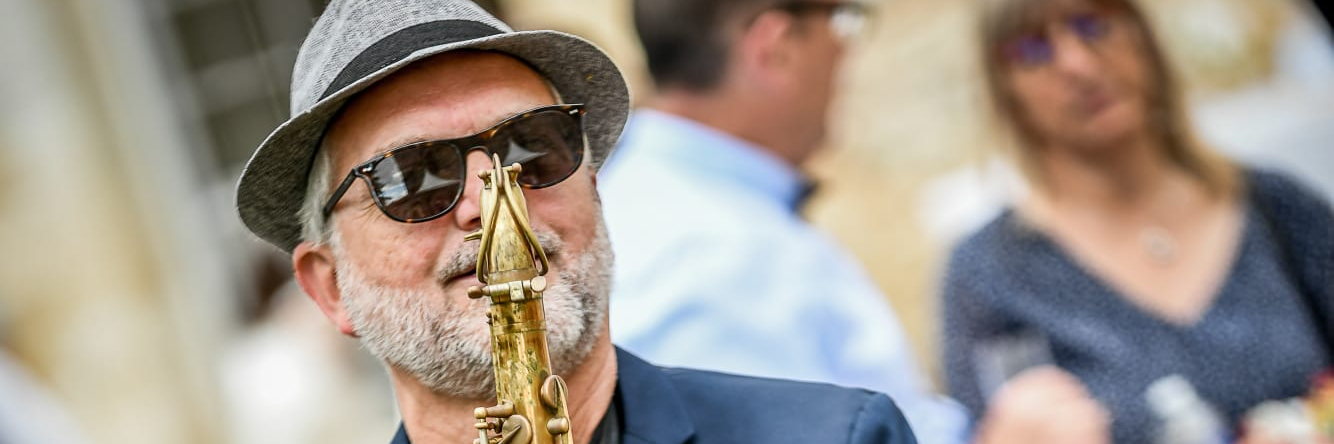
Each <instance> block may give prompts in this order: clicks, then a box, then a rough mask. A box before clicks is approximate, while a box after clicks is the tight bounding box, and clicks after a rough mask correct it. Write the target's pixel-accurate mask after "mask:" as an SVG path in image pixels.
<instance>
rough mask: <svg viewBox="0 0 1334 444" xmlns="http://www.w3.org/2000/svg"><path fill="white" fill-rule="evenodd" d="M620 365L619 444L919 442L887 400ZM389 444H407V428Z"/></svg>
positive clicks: (620, 355)
mask: <svg viewBox="0 0 1334 444" xmlns="http://www.w3.org/2000/svg"><path fill="white" fill-rule="evenodd" d="M616 364H617V368H618V371H617V373H618V375H617V383H616V395H617V396H618V397H619V402H620V412H621V421H620V423H621V432H622V437H621V443H622V444H683V443H691V444H737V443H794V444H796V443H801V444H834V443H858V444H860V443H868V444H869V443H877V444H880V443H886V444H888V443H893V444H916V442H917V440H916V439H915V438H914V437H913V434H912V430H911V429H909V428H908V423H907V422H906V421H904V419H903V414H902V413H900V412H899V409H898V407H896V406H895V405H894V401H891V400H890V399H889V397H888V396H885V395H883V394H879V393H875V392H870V391H866V390H860V389H849V388H842V387H836V386H832V385H827V384H813V383H805V382H792V381H783V380H777V379H764V378H752V377H746V376H735V375H728V374H722V373H714V372H706V371H699V370H686V369H674V368H661V367H656V366H654V365H652V364H649V363H647V362H644V360H642V359H639V358H638V357H636V356H634V355H632V354H630V353H628V352H626V351H624V350H621V349H619V348H618V349H616ZM460 439H466V437H460ZM392 444H410V443H409V441H408V438H407V434H406V433H405V432H404V430H403V428H402V427H399V430H398V434H397V435H396V436H395V437H394V441H393V443H392Z"/></svg>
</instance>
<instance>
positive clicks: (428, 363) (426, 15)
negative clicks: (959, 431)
mask: <svg viewBox="0 0 1334 444" xmlns="http://www.w3.org/2000/svg"><path fill="white" fill-rule="evenodd" d="M291 94H292V97H291V107H292V116H293V117H292V118H291V119H290V120H288V121H287V122H286V123H284V124H283V125H281V126H279V127H278V128H277V129H275V130H274V131H273V133H272V134H270V136H269V137H268V138H267V139H266V140H265V141H264V142H263V143H262V144H261V145H260V147H259V148H258V149H257V150H256V152H255V154H254V156H253V157H252V158H251V160H250V162H249V164H248V165H247V166H246V169H245V171H244V172H243V173H242V176H241V179H240V182H239V184H238V186H237V207H238V211H239V212H240V215H241V218H242V220H243V221H244V222H245V224H246V226H247V227H248V228H249V229H250V230H251V231H252V232H254V233H255V234H256V235H258V236H259V237H261V238H263V239H264V240H265V241H268V242H270V243H272V244H274V245H275V246H277V247H279V248H282V249H283V250H285V251H287V252H290V253H291V254H292V264H293V269H294V274H295V276H296V279H297V281H298V282H299V284H300V285H301V287H302V288H303V289H304V290H305V292H306V293H307V294H308V295H309V296H310V298H311V299H312V300H313V301H314V302H315V304H316V305H317V306H318V307H319V308H320V310H321V311H323V313H324V314H325V316H326V317H328V319H329V320H330V321H331V322H332V323H333V324H334V325H335V327H336V328H337V329H338V330H339V331H340V332H341V333H343V334H345V335H348V336H353V337H357V338H359V340H360V341H361V342H362V344H363V345H364V347H365V348H366V349H367V350H368V351H369V352H371V353H372V354H374V355H375V356H376V357H378V358H380V359H381V360H382V361H383V362H384V363H385V365H386V367H387V369H388V371H389V374H390V377H391V380H392V381H393V389H394V394H395V396H396V398H397V402H398V407H399V410H400V413H401V414H402V417H403V424H402V426H401V427H400V429H399V430H398V433H397V435H396V436H395V437H394V438H393V442H395V443H409V442H415V443H418V444H423V443H426V444H430V443H462V442H468V441H471V440H474V439H478V438H480V437H485V438H487V439H488V440H489V441H498V440H499V439H501V437H502V436H504V437H506V439H508V440H509V441H508V442H522V443H539V442H573V443H575V444H588V443H598V444H611V443H627V444H629V443H665V444H678V443H685V442H693V443H697V444H707V443H738V442H766V443H789V442H790V443H843V442H847V443H913V442H914V440H913V436H912V432H911V431H910V430H909V428H908V426H907V424H906V423H905V422H904V420H903V418H902V415H901V414H900V413H899V411H898V409H897V407H895V405H894V403H893V402H892V401H891V400H890V399H889V398H888V397H886V396H884V395H881V394H876V393H873V392H869V391H865V390H854V389H843V388H837V387H833V386H829V385H819V384H806V383H795V382H787V381H779V380H770V379H758V378H747V377H739V376H731V375H724V374H718V373H710V372H702V371H693V370H681V369H663V368H659V367H656V366H653V365H650V364H648V363H646V362H644V361H642V360H640V359H638V358H636V357H635V356H633V355H631V354H629V353H626V352H624V351H621V350H618V349H616V348H615V347H614V346H613V345H612V344H611V342H610V336H609V332H608V326H607V325H608V324H607V295H608V293H609V280H610V272H611V265H612V258H611V253H610V251H611V250H610V246H609V245H608V240H607V234H606V231H605V229H604V227H603V224H602V218H601V208H600V203H599V200H598V196H597V191H596V188H595V182H596V179H595V173H596V171H597V169H598V167H599V166H600V165H601V163H602V161H603V160H604V159H606V157H607V155H608V154H609V152H610V151H611V149H612V147H613V146H614V145H615V142H616V139H617V137H618V136H619V134H620V131H621V128H622V126H623V125H624V122H625V119H626V115H627V109H628V106H629V99H628V93H627V89H626V86H625V83H624V80H623V78H622V77H621V74H620V72H619V71H618V70H617V69H616V67H615V65H614V64H613V63H612V62H611V61H610V60H609V59H608V58H607V56H606V55H605V54H604V53H603V52H602V51H601V50H599V49H598V48H596V47H595V46H593V45H592V44H590V43H588V42H587V41H584V40H582V39H580V38H578V37H575V36H572V35H568V34H563V33H558V32H553V31H524V32H515V31H512V30H511V29H510V28H509V27H508V26H507V25H505V24H504V23H502V22H500V21H499V20H497V19H495V18H493V17H491V16H490V15H488V14H486V13H485V12H484V11H483V10H481V9H480V8H478V7H476V6H475V5H473V4H472V3H470V2H467V1H462V0H346V1H344V0H335V1H333V2H331V3H330V4H329V6H328V7H327V9H326V10H325V12H324V14H323V15H322V16H321V17H320V19H319V20H318V21H317V22H316V23H315V25H314V28H313V29H312V30H311V32H310V34H309V35H308V36H307V38H306V41H305V43H304V44H303V45H302V48H301V51H300V53H299V55H298V58H297V62H296V67H295V72H294V73H293V82H292V90H291ZM498 252H499V253H498ZM479 253H480V254H479ZM479 257H480V258H481V259H479ZM525 261H527V262H525ZM479 262H481V263H480V264H479ZM525 263H526V264H528V265H525ZM479 272H480V273H481V274H480V275H479ZM470 288H471V290H470ZM738 297H745V295H738ZM533 300H540V301H541V304H512V303H513V302H515V301H520V302H522V301H533ZM532 307H540V313H541V315H540V316H538V315H537V314H536V312H527V313H526V314H523V315H522V316H521V317H516V318H514V319H505V320H503V321H504V322H500V321H501V320H502V319H501V318H502V317H504V316H505V315H504V314H503V313H502V312H506V310H511V309H513V310H520V311H522V310H528V309H531V308H532ZM511 314H513V313H511ZM515 316H519V315H515ZM488 324H490V326H488ZM539 331H541V332H543V333H542V334H540V337H541V338H542V339H541V340H540V341H537V340H536V339H534V338H537V337H538V336H539V335H537V332H539ZM502 337H503V338H502ZM520 337H521V338H528V339H533V342H532V343H531V344H529V343H525V344H527V345H522V346H519V345H515V344H507V345H500V346H498V345H497V344H498V343H500V342H501V341H507V340H513V339H515V338H520ZM528 339H523V340H525V341H526V340H528ZM718 339H719V340H724V341H725V340H726V338H718ZM538 342H544V343H545V345H544V346H541V347H539V346H537V345H536V344H537V343H538ZM493 348H494V349H495V357H494V358H493ZM540 348H545V349H546V350H545V353H546V354H547V355H548V356H549V359H546V360H545V361H547V362H543V361H544V360H543V359H541V358H540V356H538V355H541V354H542V353H543V351H540V350H539V349H540ZM502 349H505V350H511V351H508V352H502V351H501V350H502ZM548 365H549V367H550V368H549V369H546V368H542V367H544V366H548ZM516 368H519V369H517V370H516ZM524 372H528V373H524ZM521 374H526V375H528V376H516V375H521ZM551 374H554V375H559V377H560V378H559V379H552V378H548V377H547V375H551ZM506 380H519V381H524V382H522V384H520V385H523V387H519V388H513V387H511V388H508V389H507V388H504V387H506V384H509V383H507V382H506ZM551 381H555V382H551ZM511 382H513V381H511ZM524 384H530V385H524ZM498 386H500V387H501V390H499V391H498V390H497V387H498ZM533 393H536V397H537V398H538V399H533V397H534V395H533ZM521 405H526V406H530V407H522V408H521ZM532 406H538V407H532ZM479 407H481V409H479ZM539 407H540V408H539ZM548 407H550V408H549V409H548V410H545V411H544V412H543V413H534V412H536V411H537V410H542V409H546V408H548ZM525 409H526V410H525ZM521 410H522V411H521ZM518 416H522V417H524V419H522V420H520V419H515V418H516V417H518ZM524 421H526V422H527V423H528V430H529V431H530V432H532V434H531V436H529V435H521V434H516V432H515V431H514V428H515V427H516V426H514V425H512V424H514V423H516V422H524ZM479 435H480V436H479ZM544 436H545V438H544ZM544 439H549V440H547V441H544Z"/></svg>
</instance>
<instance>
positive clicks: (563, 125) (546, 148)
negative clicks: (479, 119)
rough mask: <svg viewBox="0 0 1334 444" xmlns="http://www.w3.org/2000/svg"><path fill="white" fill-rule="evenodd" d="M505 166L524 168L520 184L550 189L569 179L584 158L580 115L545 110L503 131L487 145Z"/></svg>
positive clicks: (497, 133) (516, 122)
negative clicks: (515, 165) (516, 165)
mask: <svg viewBox="0 0 1334 444" xmlns="http://www.w3.org/2000/svg"><path fill="white" fill-rule="evenodd" d="M488 145H490V146H491V147H492V148H491V150H492V151H493V152H495V153H496V154H499V155H500V160H501V162H504V164H505V165H512V164H515V163H518V164H520V165H523V171H522V172H520V173H519V183H520V184H522V185H524V186H526V187H529V188H542V187H549V186H552V185H555V184H557V183H559V182H560V181H562V180H565V178H567V177H570V174H573V173H574V171H575V170H576V169H578V168H579V163H580V162H582V161H583V157H584V135H583V128H582V127H581V120H580V118H579V114H578V112H577V111H564V110H545V111H539V112H537V113H535V114H532V115H529V116H526V117H523V118H520V119H518V120H515V121H513V122H511V123H510V124H509V125H506V126H505V127H503V128H501V129H500V130H499V131H497V132H496V135H495V136H494V137H493V138H492V139H491V141H490V143H489V144H488Z"/></svg>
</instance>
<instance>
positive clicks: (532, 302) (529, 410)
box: [468, 155, 574, 444]
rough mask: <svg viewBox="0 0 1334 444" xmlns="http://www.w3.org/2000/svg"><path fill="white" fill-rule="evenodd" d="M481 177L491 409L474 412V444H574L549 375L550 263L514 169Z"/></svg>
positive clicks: (480, 264)
mask: <svg viewBox="0 0 1334 444" xmlns="http://www.w3.org/2000/svg"><path fill="white" fill-rule="evenodd" d="M493 162H494V165H495V167H494V168H492V169H491V170H487V171H483V172H481V174H480V177H481V179H482V182H483V187H482V191H481V193H482V197H481V219H482V229H481V230H480V231H478V232H476V233H473V234H470V235H469V236H468V238H469V239H480V240H481V245H480V246H479V252H478V257H477V278H478V279H479V280H481V281H482V283H483V284H484V285H483V286H481V287H471V288H469V289H468V296H469V297H472V298H481V297H486V298H489V299H490V309H489V310H488V312H487V324H489V325H490V327H491V358H492V363H493V364H494V366H495V372H496V373H495V380H496V403H497V405H495V406H492V407H478V408H477V409H476V410H475V411H474V416H475V417H476V419H477V422H476V424H475V426H476V427H477V430H478V439H479V442H480V444H498V443H513V444H555V443H560V444H572V443H573V442H574V439H573V434H572V433H571V431H570V419H569V413H568V409H567V406H566V387H565V381H564V380H562V379H561V378H560V376H557V375H553V374H551V357H550V355H549V353H548V351H547V334H546V314H545V312H544V311H543V308H542V291H544V290H545V289H546V278H545V277H544V275H546V273H547V270H548V263H547V257H546V253H545V252H544V251H543V250H542V246H541V245H539V244H538V242H537V236H536V234H534V233H533V230H532V227H531V226H530V225H529V223H528V207H527V204H526V203H525V201H524V198H523V193H522V191H521V190H520V188H519V185H518V181H517V180H518V176H519V171H520V168H521V167H520V165H519V164H517V163H516V164H514V165H511V166H502V165H501V163H500V158H499V156H494V155H493Z"/></svg>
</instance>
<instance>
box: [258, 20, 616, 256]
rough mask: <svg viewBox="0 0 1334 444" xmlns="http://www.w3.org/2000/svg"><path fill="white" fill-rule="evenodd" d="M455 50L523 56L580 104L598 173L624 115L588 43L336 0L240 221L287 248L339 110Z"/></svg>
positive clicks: (607, 72) (609, 71)
mask: <svg viewBox="0 0 1334 444" xmlns="http://www.w3.org/2000/svg"><path fill="white" fill-rule="evenodd" d="M459 49H474V50H486V51H498V52H502V53H506V54H509V55H511V56H514V57H516V58H518V59H519V60H523V61H524V62H526V63H527V64H528V65H529V66H531V67H532V68H533V69H534V70H536V71H537V72H538V73H539V74H541V75H542V76H544V77H546V79H547V81H549V82H550V83H551V85H552V86H553V87H554V88H555V89H556V91H557V93H558V94H559V95H560V98H561V100H562V101H563V102H565V103H583V104H585V105H586V106H587V109H588V112H587V114H586V115H585V119H584V130H585V132H586V134H587V137H588V144H589V150H590V151H591V156H590V159H589V164H590V166H591V167H592V168H593V169H594V170H596V169H597V168H598V167H600V166H601V164H602V161H603V160H605V159H606V158H607V155H608V154H610V153H611V150H612V147H613V146H615V144H616V140H617V138H619V137H620V134H621V129H622V128H623V127H624V126H625V120H626V117H627V115H628V113H629V108H630V96H629V91H628V90H627V88H626V85H625V79H624V78H623V77H622V76H621V72H620V70H618V69H617V68H616V65H615V64H614V63H612V61H611V59H610V58H608V57H607V55H606V54H605V53H603V52H602V50H601V49H598V47H597V46H594V45H593V44H592V43H589V42H588V41H587V40H584V39H582V38H579V37H577V36H574V35H570V34H566V33H562V32H556V31H517V32H516V31H514V30H513V29H510V27H509V26H507V25H506V24H505V23H503V22H501V21H500V20H497V19H496V18H495V17H492V16H491V15H490V14H487V13H486V11H484V10H483V9H481V8H480V7H478V6H477V5H475V4H473V3H472V2H469V1H465V0H334V1H333V2H330V4H329V6H328V7H327V8H326V9H325V11H324V14H322V15H321V16H320V18H319V20H317V21H316V22H315V26H314V28H313V29H311V31H310V34H309V35H308V36H306V41H305V43H303V44H302V45H301V50H300V52H299V53H298V54H297V60H296V67H295V70H294V72H293V73H292V118H291V119H288V120H287V122H284V123H283V124H282V125H280V126H279V127H278V128H277V129H275V130H274V131H273V133H271V134H269V136H268V138H266V139H265V140H264V142H263V143H261V144H260V146H259V148H258V149H257V150H255V154H254V156H252V157H251V158H250V162H249V163H247V164H246V167H245V170H243V171H242V172H241V180H240V182H239V183H237V185H236V208H237V211H239V212H240V214H241V220H242V221H243V222H244V223H245V225H246V227H247V228H249V229H250V231H252V232H254V233H255V234H256V235H258V236H259V237H260V238H263V239H264V240H265V241H268V242H269V243H272V244H273V245H276V246H278V247H279V248H281V249H283V250H284V251H287V252H289V253H290V252H292V250H293V249H294V248H296V246H297V244H299V243H300V242H301V220H300V217H299V216H298V211H299V210H300V208H301V204H302V200H303V199H304V198H305V195H306V184H307V176H308V175H309V174H310V168H311V163H312V161H313V160H314V156H315V151H316V150H317V149H318V147H319V144H320V138H321V137H323V135H324V132H325V129H326V128H327V127H328V126H329V123H330V120H331V119H332V118H333V117H334V116H335V115H336V114H337V113H338V110H339V109H341V108H342V107H343V104H345V103H346V102H347V101H348V99H350V98H352V97H353V96H355V95H356V94H357V93H358V92H361V91H363V90H365V89H367V88H368V87H370V86H371V85H373V84H375V82H378V81H380V80H382V79H384V78H385V77H388V76H389V75H390V74H392V73H394V72H395V71H398V70H399V69H401V68H403V67H404V66H407V65H410V64H412V63H413V62H416V61H418V60H421V59H424V58H427V57H430V56H433V55H436V54H440V53H444V52H448V51H454V50H459ZM335 175H338V172H335Z"/></svg>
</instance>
